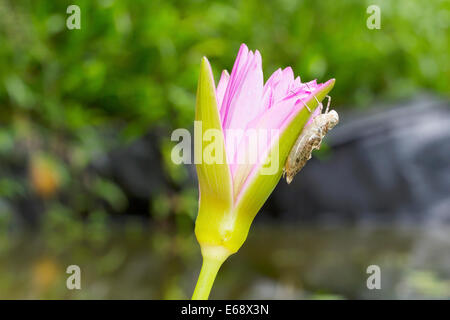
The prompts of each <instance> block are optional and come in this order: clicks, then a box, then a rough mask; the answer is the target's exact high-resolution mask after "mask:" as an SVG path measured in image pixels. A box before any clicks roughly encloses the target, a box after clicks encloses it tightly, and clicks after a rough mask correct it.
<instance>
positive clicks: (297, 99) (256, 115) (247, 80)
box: [216, 44, 334, 200]
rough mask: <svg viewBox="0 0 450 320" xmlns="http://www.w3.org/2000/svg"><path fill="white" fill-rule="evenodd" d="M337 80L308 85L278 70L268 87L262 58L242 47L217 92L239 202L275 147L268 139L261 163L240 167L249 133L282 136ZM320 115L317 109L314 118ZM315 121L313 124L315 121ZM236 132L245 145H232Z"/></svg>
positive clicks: (262, 148)
mask: <svg viewBox="0 0 450 320" xmlns="http://www.w3.org/2000/svg"><path fill="white" fill-rule="evenodd" d="M333 82H334V79H332V80H329V81H328V82H326V83H324V84H317V82H316V80H313V81H310V82H308V83H307V84H305V83H302V82H301V80H300V77H299V76H298V77H296V78H294V73H293V71H292V68H291V67H287V68H285V69H281V68H280V69H278V70H276V71H275V72H274V73H273V74H272V75H271V76H270V78H269V79H268V80H267V82H266V83H265V84H264V79H263V71H262V61H261V54H260V53H259V51H258V50H256V51H255V52H254V53H253V52H252V51H249V50H248V48H247V46H246V45H245V44H242V45H241V47H240V49H239V53H238V55H237V57H236V61H235V63H234V66H233V70H232V71H231V75H229V74H228V72H227V71H226V70H224V71H223V72H222V76H221V78H220V81H219V84H218V85H217V89H216V96H217V106H218V108H219V114H220V122H221V124H222V130H223V131H224V138H225V149H226V155H227V162H228V163H229V164H230V171H231V178H232V180H233V186H234V191H233V194H234V195H235V199H236V200H238V199H239V195H240V194H241V191H242V190H243V189H244V188H245V183H246V181H250V180H251V178H252V176H253V175H254V174H255V173H256V169H257V168H258V165H260V164H261V161H262V160H263V158H264V155H266V154H267V152H268V150H269V149H270V147H271V146H272V143H273V142H274V141H272V140H273V139H270V137H268V139H266V141H264V143H262V142H261V143H260V144H259V145H258V147H257V148H256V149H257V151H258V155H257V159H258V160H259V161H257V162H255V163H253V164H252V165H249V164H244V165H243V164H239V163H238V159H239V157H240V156H243V155H242V154H243V153H247V152H248V144H249V141H248V139H247V140H246V139H245V137H246V136H248V135H247V134H246V133H247V132H248V131H249V130H266V131H267V132H270V131H271V130H279V131H280V132H282V131H283V130H284V129H286V127H287V126H288V125H289V123H291V121H292V119H293V118H294V117H295V116H296V115H297V114H298V113H299V111H300V110H302V109H303V108H305V102H306V101H308V100H309V98H311V97H312V96H313V95H314V94H315V95H317V94H318V92H319V91H320V90H321V89H322V88H324V87H327V86H329V85H330V84H331V83H333ZM319 112H320V110H319V109H316V113H315V114H314V115H312V117H314V116H315V115H317V114H318V113H319ZM312 117H311V118H310V120H309V121H311V120H312ZM233 130H244V134H243V138H242V139H241V141H238V143H236V141H232V139H231V135H232V134H233Z"/></svg>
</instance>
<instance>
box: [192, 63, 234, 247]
mask: <svg viewBox="0 0 450 320" xmlns="http://www.w3.org/2000/svg"><path fill="white" fill-rule="evenodd" d="M215 90H216V89H215V84H214V78H213V75H212V71H211V67H210V65H209V62H208V60H207V59H206V58H205V57H204V58H203V59H202V63H201V67H200V76H199V81H198V89H197V104H196V110H195V120H196V122H197V123H196V129H195V130H194V131H195V132H194V153H195V160H196V168H197V175H198V182H199V190H200V201H199V212H198V216H197V220H196V224H195V234H196V236H197V240H198V241H199V243H200V244H201V245H219V244H220V242H221V239H223V236H224V235H223V232H224V231H223V230H224V228H223V222H224V218H225V217H226V216H227V215H229V214H230V211H231V208H232V204H233V200H232V183H231V174H230V169H229V167H228V164H227V161H226V153H225V142H224V137H223V130H222V125H221V122H220V117H219V111H218V108H217V99H216V91H215ZM199 123H201V130H199V129H198V124H199ZM209 129H215V130H217V132H218V133H219V135H218V137H216V139H218V141H214V143H215V144H216V146H218V147H219V148H218V149H219V150H218V151H216V152H219V153H221V154H222V159H221V161H218V162H217V163H214V162H213V163H207V162H205V159H204V157H203V155H204V151H205V149H206V148H207V147H208V145H209V143H213V141H211V142H208V141H202V137H203V134H204V133H205V132H206V131H207V130H209ZM216 150H217V149H216ZM199 160H202V161H201V163H197V162H198V161H199Z"/></svg>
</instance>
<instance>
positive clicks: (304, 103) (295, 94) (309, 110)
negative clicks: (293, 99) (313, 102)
mask: <svg viewBox="0 0 450 320" xmlns="http://www.w3.org/2000/svg"><path fill="white" fill-rule="evenodd" d="M290 91H291V93H293V94H295V95H296V93H295V92H294V91H292V90H290ZM299 100H300V101H301V102H302V103H303V105H304V106H305V107H306V109H307V110H308V111H309V113H311V109H310V108H309V107H308V105H307V104H306V103H304V102H303V100H302V99H301V98H299Z"/></svg>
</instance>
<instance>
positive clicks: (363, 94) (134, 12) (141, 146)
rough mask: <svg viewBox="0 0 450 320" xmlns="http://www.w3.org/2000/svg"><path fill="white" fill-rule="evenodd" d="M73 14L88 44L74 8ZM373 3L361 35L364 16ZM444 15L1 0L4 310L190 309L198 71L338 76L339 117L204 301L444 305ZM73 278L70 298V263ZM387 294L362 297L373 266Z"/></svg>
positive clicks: (392, 4) (384, 6)
mask: <svg viewBox="0 0 450 320" xmlns="http://www.w3.org/2000/svg"><path fill="white" fill-rule="evenodd" d="M70 4H77V5H79V6H80V8H81V30H68V29H67V28H66V19H67V17H68V16H69V15H68V14H66V9H67V7H68V6H69V5H70ZM371 4H376V5H378V6H380V8H381V29H380V30H369V29H368V28H367V27H366V20H367V18H368V17H369V14H367V13H366V9H367V7H368V6H369V5H371ZM449 10H450V2H449V1H439V0H433V1H426V2H423V1H418V0H416V1H412V0H399V1H379V0H373V1H356V0H355V1H350V0H347V1H332V0H329V1H328V0H324V1H295V0H274V1H256V0H246V1H244V0H240V1H239V0H234V1H219V0H214V1H211V0H208V1H206V0H203V1H202V0H184V1H170V0H160V1H157V0H153V1H148V0H145V1H144V0H139V1H136V0H133V1H132V0H128V1H125V0H122V1H113V0H96V1H87V0H86V1H72V0H71V1H50V0H39V1H32V0H0V298H26V299H28V298H44V299H46V298H51V299H55V298H63V299H76V298H89V299H107V298H119V299H122V298H131V299H133V298H144V299H154V298H164V299H177V298H189V297H190V296H191V294H192V291H193V287H194V284H195V281H196V277H197V275H198V272H199V270H200V264H201V256H200V251H199V247H198V245H197V243H196V240H195V238H194V235H193V228H194V221H195V217H196V210H197V197H198V193H197V182H196V175H195V169H194V167H193V166H175V165H174V164H173V163H172V162H171V161H170V151H171V148H172V146H173V143H172V142H171V141H170V133H171V132H172V130H174V129H175V128H179V127H184V128H189V129H191V128H192V124H193V117H194V104H195V90H196V82H197V77H198V69H199V61H200V58H201V57H202V56H204V55H205V56H207V57H208V58H209V59H210V61H211V64H212V66H213V71H214V74H215V77H216V79H217V78H218V76H219V74H220V72H221V70H222V69H228V70H230V69H231V67H232V65H233V62H234V59H235V56H236V54H237V50H238V48H239V45H240V44H241V43H243V42H245V43H246V44H247V45H248V46H249V48H250V49H253V50H254V49H258V50H260V51H261V54H262V56H263V67H264V73H265V78H266V79H267V77H268V75H270V74H271V73H272V72H273V71H275V70H276V69H277V68H278V67H285V66H289V65H290V66H292V67H293V69H294V72H295V73H296V74H299V75H301V77H302V79H303V80H304V81H306V80H311V79H316V78H317V79H318V81H320V82H323V81H326V80H328V79H329V78H336V86H335V88H334V89H333V91H332V92H331V95H332V98H333V99H332V105H333V108H335V109H336V110H338V112H339V114H340V118H341V123H340V124H339V126H338V127H337V128H335V129H334V130H333V132H331V134H330V136H329V139H328V140H327V141H328V143H327V145H326V146H324V147H323V148H322V150H321V151H320V152H317V153H316V154H315V157H314V158H313V159H312V160H311V161H310V162H309V164H308V165H307V166H306V168H305V169H304V170H303V171H302V172H301V173H300V174H299V175H298V176H297V177H296V178H295V180H294V182H293V184H291V185H290V186H287V185H286V183H285V182H284V181H281V182H280V183H279V185H278V187H277V188H276V190H275V192H274V193H273V194H272V195H271V197H270V198H269V200H268V202H267V203H266V204H265V206H264V207H263V209H262V210H261V212H260V213H259V214H258V215H257V217H256V219H255V223H254V225H253V227H252V229H251V232H250V236H249V238H248V240H247V242H246V243H245V244H244V246H243V247H242V249H241V250H240V251H239V254H237V255H235V256H233V257H232V258H231V259H229V261H227V262H226V263H225V264H224V266H223V268H222V271H221V273H220V274H219V277H218V279H217V281H216V284H215V287H214V289H213V291H212V296H211V297H212V298H238V299H239V298H269V299H272V298H288V299H290V298H292V299H298V298H303V299H322V298H336V299H349V298H360V299H364V298H375V299H377V298H388V299H391V298H392V299H396V298H441V299H445V298H450V195H449V194H450V192H449V191H450V161H449V159H450V108H449V100H448V99H449V96H450V86H449V79H450V67H449V57H448V53H449V51H450V44H449V38H450V32H449V21H450V12H449ZM70 264H76V265H79V266H80V267H81V270H82V289H81V290H73V291H70V290H67V288H66V278H67V277H68V275H67V274H66V273H65V270H66V267H67V266H68V265H70ZM371 264H376V265H379V266H380V267H381V270H382V290H372V291H371V290H368V289H367V288H366V279H367V277H368V275H367V274H366V268H367V266H369V265H371Z"/></svg>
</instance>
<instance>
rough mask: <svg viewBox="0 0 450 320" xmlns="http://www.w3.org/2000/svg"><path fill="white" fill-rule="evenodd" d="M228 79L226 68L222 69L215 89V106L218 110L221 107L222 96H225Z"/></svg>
mask: <svg viewBox="0 0 450 320" xmlns="http://www.w3.org/2000/svg"><path fill="white" fill-rule="evenodd" d="M229 80H230V75H229V73H228V72H227V70H223V71H222V75H221V76H220V80H219V84H218V85H217V90H216V97H217V108H219V111H220V109H221V108H222V102H223V97H224V96H225V90H226V89H227V86H228V81H229Z"/></svg>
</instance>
